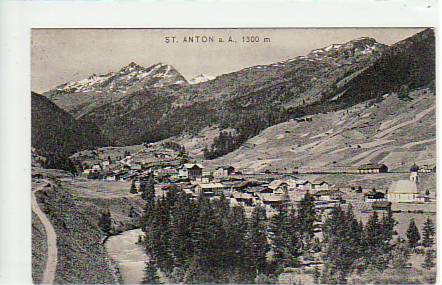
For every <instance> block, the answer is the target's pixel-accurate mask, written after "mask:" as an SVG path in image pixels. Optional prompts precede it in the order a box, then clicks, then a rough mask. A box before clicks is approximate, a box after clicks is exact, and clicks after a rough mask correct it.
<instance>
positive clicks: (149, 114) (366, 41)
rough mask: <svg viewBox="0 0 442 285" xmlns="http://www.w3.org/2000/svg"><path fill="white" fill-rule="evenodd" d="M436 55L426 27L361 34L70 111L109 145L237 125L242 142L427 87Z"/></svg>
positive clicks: (80, 106) (134, 92) (432, 75)
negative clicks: (393, 39)
mask: <svg viewBox="0 0 442 285" xmlns="http://www.w3.org/2000/svg"><path fill="white" fill-rule="evenodd" d="M434 60H435V43H434V31H433V30H431V29H427V30H425V31H423V32H421V33H418V34H416V35H414V36H412V37H410V38H408V39H405V40H403V41H401V42H398V43H396V44H394V45H392V46H390V47H388V46H385V45H382V44H380V43H377V42H376V41H375V40H374V39H371V38H359V39H355V40H352V41H350V42H348V43H344V44H333V45H330V46H328V47H324V48H321V49H317V50H313V51H312V52H310V53H309V54H307V55H305V56H299V57H296V58H294V59H291V60H287V61H284V62H278V63H274V64H270V65H260V66H254V67H250V68H246V69H243V70H240V71H238V72H233V73H230V74H225V75H221V76H218V77H217V78H215V79H213V80H209V81H205V82H201V83H197V84H191V85H189V84H170V85H168V84H163V85H160V86H157V87H153V86H152V85H146V86H145V87H144V88H141V89H138V90H136V91H133V92H131V93H130V92H129V93H126V94H124V95H122V96H120V97H121V98H116V99H115V100H112V102H108V103H105V101H109V100H108V98H107V95H106V98H107V99H106V100H104V101H102V103H103V104H101V103H100V104H98V106H97V102H96V100H95V101H93V102H92V103H84V104H86V105H85V107H84V106H83V105H82V104H76V107H75V108H71V109H70V112H71V113H73V114H76V115H77V116H80V117H81V118H84V119H86V120H88V121H91V122H94V123H95V124H96V125H97V126H99V128H100V129H102V130H103V132H104V133H105V134H106V136H108V137H109V138H110V139H111V142H112V144H114V145H128V144H138V143H141V142H146V141H147V142H150V141H157V140H162V139H165V138H168V137H171V136H178V135H181V134H192V135H193V134H196V133H198V132H199V131H201V130H203V129H204V128H207V127H211V126H217V127H219V128H220V129H227V128H233V129H235V130H236V134H237V137H236V141H237V145H238V146H240V145H241V144H242V143H243V142H245V141H246V140H247V139H249V138H251V137H253V136H255V135H257V134H258V133H259V132H260V131H262V130H264V129H265V128H267V127H270V126H272V125H275V124H278V123H281V122H284V121H287V120H288V119H290V118H298V117H302V116H306V115H314V114H318V113H322V112H328V111H336V110H340V109H346V108H348V107H351V106H353V105H355V104H358V103H360V102H364V101H366V100H369V99H373V98H378V97H380V96H382V95H383V94H386V93H388V92H396V91H398V90H399V89H400V88H401V87H402V86H403V85H407V86H408V87H409V88H417V87H421V86H426V85H428V84H429V83H430V82H432V81H434V74H435V63H434ZM171 70H173V69H172V68H171ZM178 78H179V77H178ZM176 79H177V78H174V80H176ZM174 80H173V82H175V83H176V82H177V81H174ZM178 81H180V80H178ZM86 93H87V92H86ZM68 95H69V96H68ZM68 95H66V96H65V97H63V98H65V99H66V100H67V101H69V100H70V99H69V98H72V97H81V96H77V94H75V93H74V94H72V93H71V94H68ZM82 96H83V94H82ZM112 96H113V95H110V97H112ZM75 100H76V99H75ZM85 100H86V99H85ZM86 101H87V100H86ZM55 102H56V103H57V104H61V102H60V100H59V101H58V102H57V101H55ZM69 104H70V103H69ZM69 104H65V105H64V106H65V107H64V108H67V109H69V108H68V107H66V106H68V105H69ZM94 106H95V107H94Z"/></svg>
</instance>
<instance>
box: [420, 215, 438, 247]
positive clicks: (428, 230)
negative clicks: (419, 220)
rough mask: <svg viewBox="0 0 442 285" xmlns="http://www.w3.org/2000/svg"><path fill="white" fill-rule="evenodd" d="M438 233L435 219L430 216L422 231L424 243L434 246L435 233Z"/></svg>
mask: <svg viewBox="0 0 442 285" xmlns="http://www.w3.org/2000/svg"><path fill="white" fill-rule="evenodd" d="M435 234H436V231H435V227H434V224H433V221H432V220H431V219H430V218H427V220H426V221H425V224H424V228H423V231H422V235H423V239H422V245H423V246H424V247H432V246H433V243H434V235H435Z"/></svg>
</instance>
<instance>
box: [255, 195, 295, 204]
mask: <svg viewBox="0 0 442 285" xmlns="http://www.w3.org/2000/svg"><path fill="white" fill-rule="evenodd" d="M258 197H259V199H260V200H261V201H263V202H281V201H288V200H289V197H287V196H286V195H274V194H268V195H265V194H258Z"/></svg>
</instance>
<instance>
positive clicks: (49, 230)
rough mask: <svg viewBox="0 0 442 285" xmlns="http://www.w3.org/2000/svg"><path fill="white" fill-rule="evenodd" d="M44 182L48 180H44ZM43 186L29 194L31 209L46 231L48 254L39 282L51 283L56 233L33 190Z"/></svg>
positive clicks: (53, 270) (54, 265) (54, 260)
mask: <svg viewBox="0 0 442 285" xmlns="http://www.w3.org/2000/svg"><path fill="white" fill-rule="evenodd" d="M44 182H45V183H46V182H48V181H44ZM43 187H44V186H41V187H38V188H37V189H36V190H35V191H32V194H31V204H32V211H33V212H34V213H35V214H36V215H37V217H38V218H39V219H40V221H41V222H42V224H43V226H44V228H45V232H46V242H47V245H48V254H47V259H46V267H45V270H44V272H43V277H42V279H41V284H53V283H54V279H55V269H56V268H57V235H56V233H55V230H54V227H53V226H52V224H51V222H50V221H49V219H48V217H46V215H45V213H43V211H42V210H41V209H40V206H39V205H38V202H37V199H36V198H35V192H37V191H40V190H42V189H43Z"/></svg>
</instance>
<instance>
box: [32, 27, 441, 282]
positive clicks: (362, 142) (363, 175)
mask: <svg viewBox="0 0 442 285" xmlns="http://www.w3.org/2000/svg"><path fill="white" fill-rule="evenodd" d="M31 36H32V42H31V49H32V50H31V52H32V55H31V61H32V66H31V67H32V70H31V77H32V95H31V96H32V109H31V112H32V125H31V128H32V154H31V155H32V278H33V280H34V282H35V283H44V284H56V283H57V284H65V283H69V284H121V283H122V284H160V283H161V284H176V283H180V284H193V283H195V284H198V283H222V284H239V283H243V284H431V283H435V282H436V223H437V221H436V107H435V103H436V77H435V59H436V57H435V54H436V49H435V41H436V33H435V29H434V28H432V27H422V28H416V27H414V28H235V29H227V28H222V29H221V28H220V29H172V28H169V29H159V28H158V29H64V28H59V29H45V28H40V29H32V32H31Z"/></svg>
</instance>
